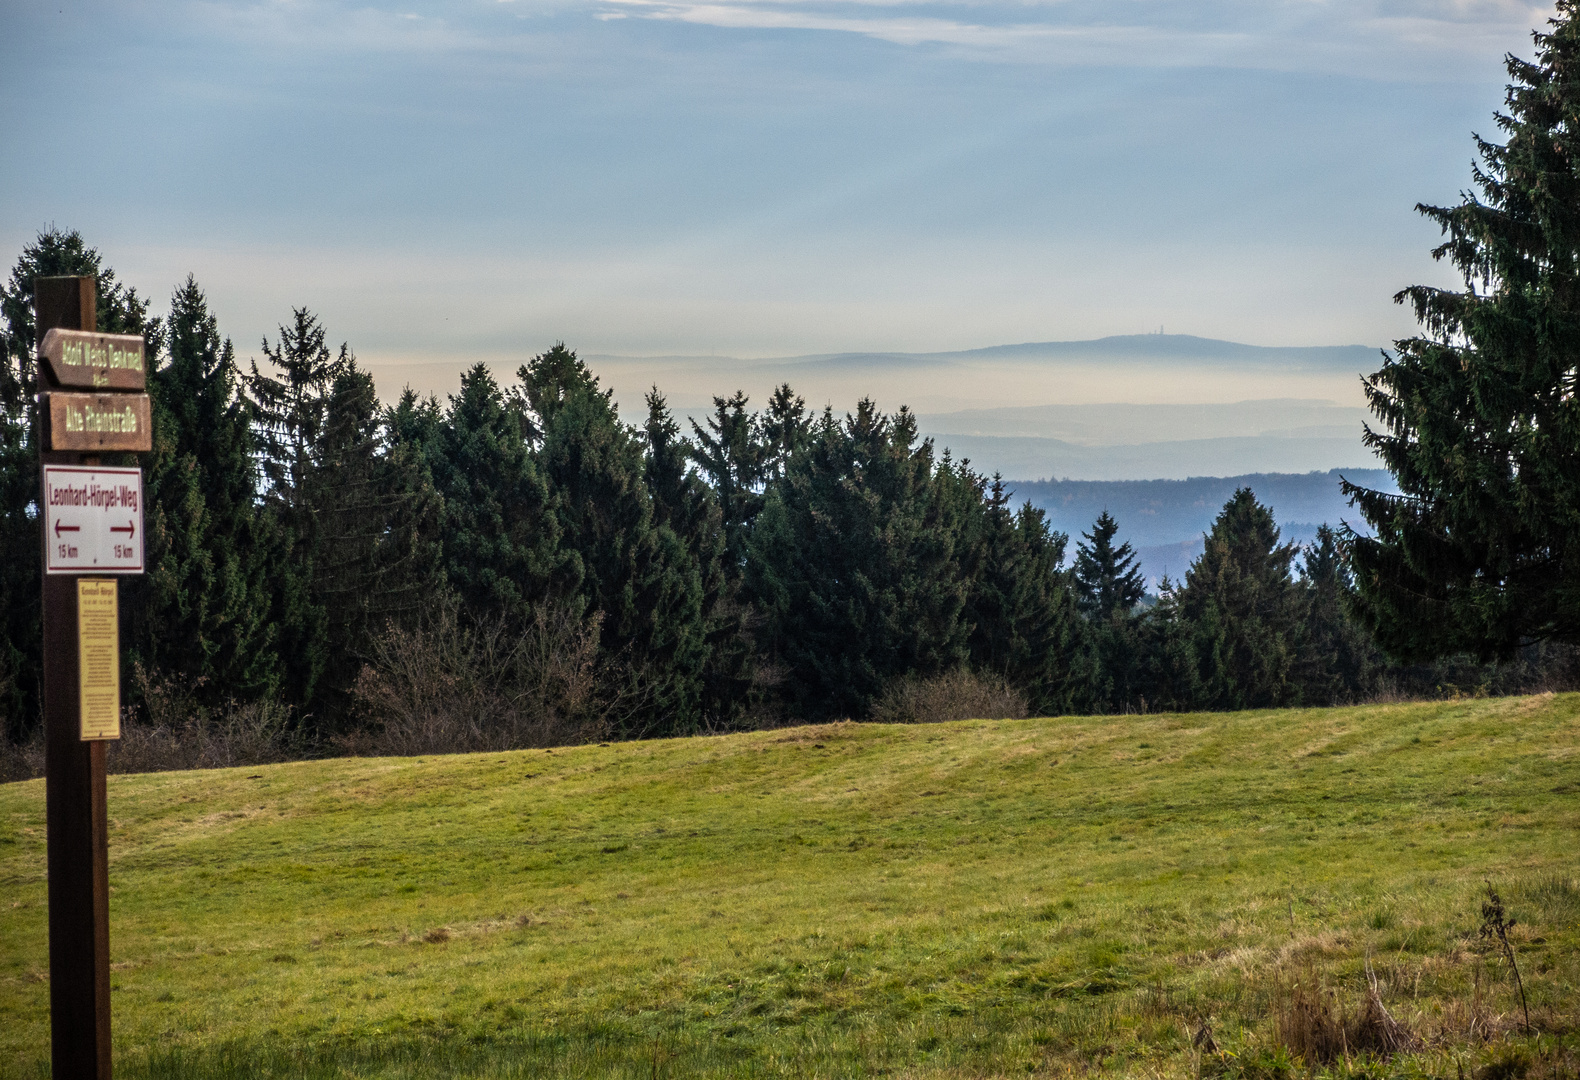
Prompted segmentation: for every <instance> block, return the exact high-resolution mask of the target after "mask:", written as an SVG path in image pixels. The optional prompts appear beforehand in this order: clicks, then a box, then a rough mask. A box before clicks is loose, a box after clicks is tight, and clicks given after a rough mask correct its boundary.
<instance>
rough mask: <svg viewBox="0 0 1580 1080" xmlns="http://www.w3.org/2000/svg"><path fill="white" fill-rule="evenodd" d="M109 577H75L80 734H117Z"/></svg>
mask: <svg viewBox="0 0 1580 1080" xmlns="http://www.w3.org/2000/svg"><path fill="white" fill-rule="evenodd" d="M116 597H117V592H116V583H115V580H114V579H113V578H111V579H108V580H106V579H104V578H78V579H77V682H78V686H79V688H80V691H81V695H80V700H81V703H82V709H81V713H82V738H83V739H84V740H85V741H86V740H89V739H119V738H120V737H121V620H120V611H119V609H118V608H117V606H116Z"/></svg>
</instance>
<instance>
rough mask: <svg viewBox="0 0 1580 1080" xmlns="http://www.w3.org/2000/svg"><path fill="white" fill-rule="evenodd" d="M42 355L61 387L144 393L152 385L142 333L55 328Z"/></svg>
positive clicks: (40, 350)
mask: <svg viewBox="0 0 1580 1080" xmlns="http://www.w3.org/2000/svg"><path fill="white" fill-rule="evenodd" d="M38 354H39V358H40V359H41V360H43V361H44V362H45V364H46V365H47V366H48V370H49V374H50V377H51V378H53V379H54V381H55V385H57V386H80V387H84V388H86V389H90V390H142V389H144V388H145V387H146V386H147V385H148V372H147V370H146V368H145V366H144V364H143V338H142V335H141V334H94V333H90V332H88V331H86V330H60V329H52V330H49V331H47V332H45V334H44V340H43V341H42V342H40V343H39V348H38ZM57 449H60V448H59V447H57Z"/></svg>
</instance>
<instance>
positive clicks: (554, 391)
mask: <svg viewBox="0 0 1580 1080" xmlns="http://www.w3.org/2000/svg"><path fill="white" fill-rule="evenodd" d="M518 376H519V378H520V386H519V393H518V397H517V400H518V401H519V402H520V404H521V407H522V409H523V411H524V413H525V415H526V417H527V418H528V420H529V421H530V422H531V423H532V424H533V425H534V426H535V428H536V429H537V430H538V431H539V432H541V441H540V442H539V443H538V444H537V453H536V458H537V461H538V463H539V466H540V467H541V469H542V473H543V476H544V478H545V480H546V481H547V484H548V489H549V491H550V493H551V495H552V497H553V510H554V513H555V515H556V517H557V519H558V522H559V527H560V530H561V532H562V534H563V536H564V541H563V542H564V543H565V545H566V546H567V547H569V548H571V549H573V550H574V551H575V552H576V553H577V555H578V556H579V558H580V560H581V569H582V578H581V584H580V595H581V597H582V598H583V600H584V601H585V603H586V605H587V609H588V610H589V611H591V612H597V613H599V614H600V615H601V616H602V623H601V626H600V634H601V640H602V645H603V648H604V651H605V653H606V655H607V656H609V657H612V658H618V659H619V660H620V662H621V663H622V664H623V665H624V666H625V667H626V670H627V673H628V675H629V679H630V687H629V689H630V697H631V698H632V699H633V700H634V699H635V698H640V702H641V704H640V707H639V708H637V709H635V711H632V712H630V713H629V714H628V715H627V717H626V718H625V720H624V721H623V724H624V728H623V731H622V734H626V735H631V736H635V735H640V734H683V733H686V732H689V731H692V730H695V728H696V726H697V725H698V723H699V722H700V719H701V709H702V688H703V669H704V667H705V665H706V662H707V629H708V628H707V619H706V612H705V610H704V607H705V592H706V589H705V585H704V582H703V575H704V570H703V567H702V566H701V565H700V562H699V558H698V556H697V554H696V552H695V550H688V545H687V542H686V541H685V540H683V539H682V538H681V537H680V536H679V535H677V533H676V532H675V530H674V529H673V528H672V527H671V526H670V525H668V524H663V523H660V522H658V521H656V520H655V515H654V500H653V497H652V495H651V494H650V492H649V489H648V485H647V462H646V460H645V455H644V445H643V444H644V442H646V440H645V439H643V438H642V436H641V435H640V434H639V433H638V432H637V431H635V430H633V429H632V428H631V427H629V426H628V425H626V424H625V423H624V422H622V421H621V419H620V416H619V413H618V412H617V411H616V409H615V404H614V400H613V392H612V391H609V390H604V389H601V388H600V387H599V385H598V379H597V377H596V376H595V375H593V374H592V372H591V371H589V370H588V369H587V367H586V365H585V364H583V363H582V362H581V360H580V359H578V358H577V356H576V354H575V353H574V352H572V351H571V350H569V349H567V348H565V346H564V345H556V346H555V347H554V348H552V349H550V350H549V351H548V352H546V353H542V354H540V355H538V356H536V357H534V358H533V359H532V360H531V361H530V362H529V363H527V364H524V365H523V366H522V367H521V369H520V370H519V372H518Z"/></svg>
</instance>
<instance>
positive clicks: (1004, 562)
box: [0, 232, 1567, 752]
mask: <svg viewBox="0 0 1580 1080" xmlns="http://www.w3.org/2000/svg"><path fill="white" fill-rule="evenodd" d="M61 273H95V274H97V275H98V276H99V281H100V288H99V298H100V299H99V303H100V312H99V325H100V327H101V328H102V329H105V330H114V331H122V332H138V333H142V334H143V336H144V337H145V339H146V342H147V346H148V350H149V353H150V355H153V356H157V357H158V358H159V359H158V362H157V364H155V365H154V367H153V369H152V373H151V376H150V379H149V392H150V395H151V396H152V398H153V402H154V449H153V452H152V453H150V454H146V455H143V456H142V459H141V464H142V466H143V468H144V471H145V475H146V490H147V495H146V502H147V505H146V511H145V529H146V535H147V542H148V550H147V561H148V565H149V568H150V569H149V572H148V573H147V574H146V575H144V576H140V577H134V578H129V579H127V580H126V581H125V582H124V584H123V607H124V610H125V611H126V612H127V617H126V626H125V631H124V633H123V649H124V653H125V655H124V658H123V662H124V669H125V670H126V672H127V673H128V679H127V682H128V685H129V695H128V704H129V707H130V708H131V710H132V713H133V719H134V721H145V722H147V723H148V724H152V725H154V726H161V725H162V726H163V727H166V728H172V727H180V726H181V725H193V724H196V725H198V726H199V727H200V728H201V727H204V726H208V727H212V726H213V725H216V724H218V725H223V724H226V723H234V722H236V719H235V718H236V717H237V716H239V715H247V716H250V717H252V720H253V721H256V722H258V723H264V721H260V720H259V719H258V718H259V716H264V717H265V720H266V721H267V722H266V723H265V724H264V726H266V727H269V730H270V731H271V732H273V733H274V734H273V735H272V736H271V737H274V736H280V737H284V736H285V735H289V737H290V738H291V739H292V740H294V742H293V743H292V745H293V746H295V747H297V748H298V751H299V752H324V751H330V750H334V749H336V748H339V749H351V750H356V749H359V748H360V749H377V748H383V749H386V750H391V751H405V752H422V751H428V750H443V749H460V748H467V747H471V748H491V747H506V746H517V745H540V744H547V743H558V742H572V741H580V740H588V739H599V738H611V737H620V738H630V737H639V736H647V735H658V734H666V735H667V734H685V733H689V732H698V731H712V730H721V729H727V728H730V727H737V726H759V725H762V724H769V723H780V722H784V721H785V720H789V719H809V720H822V719H837V718H843V717H869V716H876V717H881V718H885V719H894V720H906V719H913V720H914V719H928V718H938V717H939V716H940V715H984V714H993V715H1024V714H1026V713H1028V712H1032V713H1059V712H1114V711H1148V710H1156V709H1165V708H1166V709H1196V708H1220V709H1222V708H1244V707H1255V706H1276V705H1289V704H1301V703H1306V704H1314V703H1331V702H1339V701H1346V700H1352V699H1359V698H1364V697H1367V696H1371V695H1375V694H1377V693H1379V692H1384V691H1388V690H1390V689H1391V690H1393V691H1396V692H1399V691H1407V692H1422V693H1441V692H1448V691H1450V690H1454V691H1457V690H1463V689H1473V688H1483V689H1485V688H1493V689H1496V688H1511V687H1515V686H1527V685H1532V684H1534V683H1539V682H1542V681H1544V680H1546V681H1551V680H1552V679H1555V678H1561V677H1562V675H1563V673H1562V671H1561V670H1560V669H1559V668H1555V667H1554V666H1553V665H1554V663H1555V662H1557V661H1564V660H1565V659H1566V657H1567V654H1563V656H1556V657H1555V656H1554V655H1548V654H1542V655H1540V656H1538V655H1536V654H1534V653H1532V654H1529V655H1527V656H1526V657H1525V658H1524V660H1522V661H1521V662H1520V663H1518V664H1516V665H1514V666H1513V667H1507V666H1506V667H1503V668H1492V667H1484V666H1479V665H1470V664H1455V663H1450V664H1447V665H1438V666H1436V667H1433V668H1415V669H1397V668H1390V667H1389V666H1388V665H1387V664H1386V663H1385V661H1384V660H1383V658H1382V657H1381V655H1380V654H1379V653H1378V652H1377V651H1376V649H1375V648H1374V647H1373V646H1372V645H1371V642H1370V640H1369V638H1368V637H1367V636H1366V635H1365V634H1364V633H1363V632H1362V631H1360V629H1359V628H1358V627H1357V626H1356V625H1355V624H1353V623H1352V622H1351V621H1350V619H1349V616H1348V613H1347V612H1348V608H1347V603H1348V597H1349V596H1350V595H1351V593H1352V585H1351V582H1350V579H1349V575H1348V571H1347V569H1346V567H1345V563H1344V560H1343V558H1342V552H1341V550H1340V546H1339V541H1338V538H1337V537H1336V536H1335V535H1334V534H1333V533H1332V532H1331V531H1329V530H1325V529H1324V530H1321V531H1320V532H1319V533H1318V535H1317V536H1315V537H1314V538H1313V540H1314V542H1313V543H1311V544H1310V545H1308V546H1306V547H1304V548H1302V547H1301V546H1300V545H1297V544H1295V543H1292V542H1290V540H1289V539H1288V537H1287V536H1285V535H1283V534H1281V532H1280V530H1279V527H1278V525H1277V524H1276V522H1275V520H1274V517H1273V514H1272V513H1271V511H1270V510H1269V508H1268V506H1267V505H1265V503H1264V502H1263V501H1259V500H1258V498H1257V495H1256V493H1255V492H1254V491H1253V490H1252V489H1251V488H1250V487H1245V486H1237V487H1235V489H1234V490H1232V491H1229V492H1228V494H1227V498H1226V501H1225V502H1224V503H1223V506H1222V509H1221V510H1220V511H1218V512H1217V513H1216V517H1215V520H1214V521H1213V523H1212V525H1211V530H1210V535H1209V536H1208V539H1207V542H1206V549H1205V551H1204V553H1203V555H1202V556H1201V558H1200V559H1198V560H1197V561H1196V562H1195V564H1194V565H1192V566H1191V568H1190V569H1189V571H1188V572H1186V573H1185V574H1184V575H1183V577H1182V578H1181V579H1180V580H1179V581H1177V582H1172V583H1170V585H1169V586H1168V587H1167V588H1165V589H1164V591H1163V593H1162V597H1161V600H1160V602H1159V603H1157V604H1156V605H1154V606H1152V607H1150V608H1149V609H1147V610H1145V611H1143V610H1142V607H1141V606H1140V605H1139V604H1138V600H1139V599H1140V595H1141V590H1140V588H1139V586H1138V584H1137V583H1138V580H1139V576H1138V574H1137V571H1136V567H1135V565H1134V559H1133V552H1132V550H1131V549H1130V547H1129V545H1127V544H1125V543H1123V536H1122V533H1121V532H1120V529H1121V527H1122V526H1123V525H1124V524H1125V522H1123V521H1120V522H1117V523H1116V522H1115V521H1114V520H1113V519H1112V518H1109V517H1107V516H1104V517H1103V518H1101V519H1099V520H1097V521H1096V523H1094V524H1093V525H1091V526H1090V528H1088V529H1083V530H1081V531H1080V533H1079V534H1077V535H1074V536H1073V537H1072V535H1071V534H1072V533H1074V532H1075V529H1074V528H1073V527H1072V528H1071V529H1070V530H1069V531H1068V532H1067V531H1063V530H1060V529H1056V528H1054V527H1052V526H1051V524H1050V521H1049V516H1048V514H1047V513H1046V511H1045V510H1043V509H1041V508H1039V507H1038V506H1036V505H1034V504H1033V503H1032V502H1030V501H1024V500H1023V501H1021V502H1020V503H1019V504H1018V505H1017V503H1016V502H1015V501H1014V500H1013V499H1012V495H1011V492H1010V490H1009V488H1008V487H1007V485H1006V484H1005V483H1004V482H1002V481H1001V480H999V479H998V478H992V477H985V476H983V475H980V474H979V473H977V472H975V471H973V470H972V469H970V468H968V467H966V466H965V465H963V464H962V463H960V462H959V461H957V460H955V459H954V458H952V456H951V454H950V453H949V452H948V451H947V450H944V449H940V448H937V447H935V446H934V445H933V443H932V442H931V441H930V440H926V439H923V438H920V437H919V435H918V431H917V422H916V418H915V417H914V416H913V415H912V414H911V413H910V412H909V411H908V410H907V409H906V408H905V407H904V405H903V404H898V407H897V408H895V409H894V411H886V409H885V407H883V406H880V404H879V403H877V402H874V401H871V400H863V401H862V402H861V403H860V404H859V405H858V406H857V407H856V409H855V410H854V411H852V412H850V413H848V414H844V415H839V414H836V413H834V412H833V411H832V410H828V409H825V410H824V411H823V412H821V413H817V412H813V411H812V410H809V409H808V407H807V405H806V403H805V402H804V400H803V399H802V398H801V397H799V396H798V395H797V394H796V393H795V391H794V390H793V389H792V388H791V387H790V386H789V385H781V386H780V387H779V388H778V389H777V390H776V391H775V392H774V393H773V394H772V395H771V396H770V397H769V399H768V400H767V401H765V402H763V403H762V405H761V408H754V403H753V402H751V401H750V400H749V399H748V398H747V397H746V395H744V394H741V393H736V394H734V395H733V396H730V397H722V396H721V397H718V398H716V399H715V400H714V408H713V411H712V414H711V415H710V416H708V417H707V418H706V420H705V421H704V422H702V423H690V424H689V425H688V427H689V430H685V429H683V428H682V425H681V424H680V422H679V421H678V420H677V419H676V417H675V416H674V414H673V413H672V412H671V410H670V409H669V407H668V405H667V403H666V401H665V399H664V396H663V394H662V393H661V392H660V391H659V390H658V389H654V390H653V391H652V392H651V393H649V394H648V395H647V398H646V402H645V404H646V419H645V422H644V423H643V424H641V425H639V426H638V425H631V424H627V423H624V422H622V421H621V419H620V416H619V414H618V412H617V405H616V402H615V401H614V399H613V395H612V392H611V391H609V390H606V389H604V388H603V387H602V386H601V385H600V382H599V379H598V377H597V375H596V374H595V373H594V372H593V371H591V370H590V369H589V368H588V367H587V365H586V364H584V363H583V362H582V361H581V360H580V359H578V358H577V356H576V354H575V352H574V351H573V350H571V349H569V348H567V347H565V346H564V345H555V346H553V347H552V348H549V349H548V350H546V351H545V352H542V353H540V354H538V355H536V356H532V357H527V358H524V361H523V363H521V364H520V366H519V368H518V369H517V371H516V373H515V376H514V378H513V379H511V380H509V381H505V382H501V381H498V380H496V379H495V377H494V376H493V375H492V374H491V373H490V371H489V369H488V368H487V367H485V366H484V365H482V364H479V365H476V366H475V367H473V368H472V369H471V370H469V371H467V372H466V373H465V374H464V376H463V377H462V380H461V384H460V389H459V391H458V392H457V393H456V394H454V395H450V396H448V397H447V399H446V400H443V401H441V400H439V399H437V398H435V397H421V396H419V395H417V394H416V393H414V392H411V391H409V390H408V391H407V392H405V393H404V394H402V395H401V396H400V397H399V398H398V399H397V400H396V402H395V403H394V404H393V405H391V406H384V405H381V404H380V402H379V398H378V395H377V394H376V392H375V390H376V388H375V387H374V384H373V380H372V378H371V376H369V375H368V373H367V372H366V371H365V370H363V368H362V367H361V366H360V365H359V363H358V361H357V358H356V355H355V353H354V351H353V350H352V349H351V348H350V347H349V346H348V345H339V346H335V345H334V344H333V338H332V337H330V336H329V334H328V332H327V330H326V328H325V327H324V326H322V325H321V324H320V322H319V321H318V319H317V318H316V317H315V316H314V315H313V314H312V313H311V312H309V311H307V310H305V309H299V310H296V311H294V312H292V313H290V317H289V319H288V320H287V321H286V322H285V324H284V325H282V326H281V327H280V328H279V330H278V333H277V334H276V335H273V336H271V337H270V338H268V339H266V340H265V341H263V342H262V344H261V355H260V356H258V357H257V358H256V359H254V360H252V361H250V362H247V363H245V364H244V363H243V362H241V361H240V360H239V359H238V356H237V350H236V349H235V347H234V346H233V344H232V343H231V341H230V340H229V339H228V338H226V337H225V336H224V334H223V332H222V330H221V328H220V327H219V325H218V323H217V320H216V319H215V317H214V315H213V313H212V312H211V311H210V309H209V306H208V303H207V300H206V298H205V296H204V293H203V290H202V288H201V287H200V286H199V284H198V283H197V282H196V281H194V280H193V279H191V278H188V279H187V281H186V282H185V283H183V284H182V285H180V286H179V287H178V288H177V289H176V290H175V292H174V294H173V295H172V297H171V300H170V304H169V308H168V312H167V314H166V315H164V316H163V317H159V318H156V317H154V316H153V314H152V312H151V307H150V303H149V301H148V300H147V298H145V297H142V296H140V295H139V294H138V293H137V292H136V291H135V290H133V289H129V288H126V287H125V286H123V285H122V284H121V283H120V282H118V281H117V280H116V279H115V277H114V274H113V272H112V271H111V270H110V268H109V267H107V266H105V265H104V264H103V262H102V260H101V259H100V256H99V255H98V254H97V253H96V252H95V251H93V250H92V249H90V248H88V247H87V246H86V245H85V244H84V242H83V241H82V239H81V238H80V237H79V236H78V235H77V234H75V233H62V232H47V233H44V234H42V235H40V236H39V238H38V240H37V242H36V243H35V244H33V245H30V246H29V247H28V249H27V250H26V251H24V252H23V254H22V257H21V259H20V260H19V262H18V264H17V266H16V267H15V269H14V271H13V273H12V275H11V278H10V281H9V283H8V284H7V286H6V289H5V296H4V314H5V322H6V333H5V338H4V343H5V364H4V383H3V386H0V390H3V402H0V404H3V406H4V414H3V418H0V419H3V424H0V439H3V456H0V497H3V499H4V504H3V506H0V529H3V531H4V539H5V544H6V549H7V550H8V551H12V552H31V551H36V550H38V544H39V538H38V528H39V524H38V517H37V513H36V509H35V506H34V499H35V497H36V495H35V492H36V482H37V481H36V457H35V450H34V447H33V446H32V442H31V434H30V431H31V428H30V423H31V421H30V415H31V414H30V408H31V396H32V389H33V381H32V380H33V378H34V373H33V365H32V360H31V357H32V348H33V346H32V341H33V323H32V314H31V308H30V299H31V289H32V281H33V279H34V278H35V277H36V276H39V275H47V274H61ZM1219 494H1223V493H1222V492H1220V493H1219ZM1215 497H1216V496H1215ZM1093 516H1094V518H1095V517H1096V515H1093ZM3 575H4V576H3V577H0V600H3V610H4V612H5V616H4V618H5V624H4V628H3V629H4V642H3V650H4V651H3V654H0V702H3V707H4V710H5V727H6V732H7V735H8V737H9V738H10V739H11V740H26V739H28V738H29V737H30V736H31V735H32V734H33V733H34V732H35V730H36V727H37V717H38V672H39V637H40V635H39V623H38V589H39V583H38V567H37V561H36V560H34V559H31V558H14V559H11V560H8V562H7V564H6V566H5V568H4V571H3ZM940 702H942V704H940ZM248 710H251V712H248ZM940 710H942V713H941V712H940ZM271 725H272V726H271ZM128 745H130V744H128Z"/></svg>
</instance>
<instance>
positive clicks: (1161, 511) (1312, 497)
mask: <svg viewBox="0 0 1580 1080" xmlns="http://www.w3.org/2000/svg"><path fill="white" fill-rule="evenodd" d="M1341 477H1342V478H1344V479H1347V480H1349V481H1350V482H1351V483H1354V484H1358V485H1360V486H1361V487H1367V488H1372V489H1374V490H1377V491H1387V492H1395V491H1397V490H1398V487H1397V485H1396V484H1395V483H1394V479H1393V474H1392V473H1390V472H1388V471H1387V470H1386V469H1332V470H1329V471H1326V472H1311V473H1250V474H1246V475H1242V476H1197V477H1191V478H1189V479H1186V480H1033V481H1014V482H1011V483H1010V485H1009V486H1010V488H1011V490H1012V491H1013V492H1014V495H1015V501H1016V502H1017V503H1018V502H1020V501H1022V500H1029V501H1030V502H1031V504H1032V505H1033V506H1036V507H1040V508H1041V509H1042V510H1043V511H1044V512H1046V513H1047V515H1048V521H1049V524H1051V525H1052V526H1053V528H1055V529H1057V530H1059V531H1060V532H1064V533H1068V534H1069V536H1070V547H1069V551H1070V557H1071V558H1073V553H1074V551H1075V545H1076V543H1077V542H1079V540H1080V538H1081V534H1082V533H1084V532H1089V531H1090V530H1091V528H1092V522H1093V521H1095V520H1097V516H1098V515H1099V514H1101V513H1102V512H1103V511H1104V510H1107V511H1108V512H1109V513H1110V514H1112V515H1113V516H1114V518H1115V519H1116V520H1117V521H1118V522H1119V535H1118V538H1119V540H1121V541H1128V542H1129V543H1130V544H1131V545H1132V546H1134V547H1135V548H1136V550H1137V552H1138V554H1139V555H1140V561H1141V563H1142V568H1143V572H1144V573H1145V574H1146V575H1147V580H1148V583H1149V587H1156V583H1157V579H1158V578H1159V577H1161V576H1162V574H1163V573H1164V572H1165V571H1166V572H1167V573H1168V574H1169V576H1170V577H1172V578H1176V579H1177V578H1179V577H1181V576H1182V575H1183V574H1184V572H1185V569H1186V567H1188V566H1189V565H1190V562H1191V560H1192V559H1194V558H1195V557H1196V556H1197V555H1199V554H1201V550H1202V534H1203V533H1205V532H1207V531H1208V530H1209V529H1211V528H1212V523H1213V520H1214V519H1215V518H1216V517H1217V516H1218V512H1219V511H1220V510H1222V509H1223V504H1224V503H1226V502H1228V500H1229V497H1230V496H1232V495H1233V494H1234V493H1235V492H1236V491H1237V490H1239V489H1240V488H1242V487H1248V488H1250V489H1251V490H1252V491H1253V492H1255V493H1256V497H1257V499H1259V500H1260V501H1261V502H1262V503H1263V504H1265V505H1267V506H1268V507H1270V508H1271V509H1272V511H1273V519H1274V520H1275V521H1276V522H1277V523H1278V525H1279V528H1280V530H1281V531H1282V532H1283V538H1284V539H1285V540H1286V541H1288V540H1294V541H1296V542H1298V543H1302V544H1306V543H1310V542H1311V540H1312V539H1313V538H1314V537H1315V535H1316V530H1317V526H1318V525H1323V524H1326V525H1332V526H1337V525H1339V524H1340V523H1341V522H1347V523H1349V524H1350V525H1352V526H1355V527H1357V530H1358V531H1361V532H1364V531H1365V528H1364V522H1363V521H1362V520H1361V516H1360V513H1359V512H1358V511H1356V510H1355V509H1354V508H1352V507H1351V506H1350V505H1349V503H1348V501H1347V500H1346V499H1345V498H1344V496H1343V494H1341V492H1340V490H1339V480H1340V478H1341Z"/></svg>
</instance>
